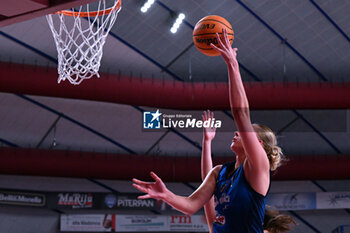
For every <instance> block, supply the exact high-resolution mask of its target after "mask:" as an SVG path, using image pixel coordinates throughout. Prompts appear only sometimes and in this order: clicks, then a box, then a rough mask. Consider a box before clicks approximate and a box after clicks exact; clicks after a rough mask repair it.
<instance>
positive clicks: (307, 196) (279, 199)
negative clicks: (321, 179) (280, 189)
mask: <svg viewBox="0 0 350 233" xmlns="http://www.w3.org/2000/svg"><path fill="white" fill-rule="evenodd" d="M266 204H267V205H270V206H274V207H275V208H276V209H278V210H310V209H315V208H316V194H315V193H270V194H269V195H268V196H267V198H266Z"/></svg>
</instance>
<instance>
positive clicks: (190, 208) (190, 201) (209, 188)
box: [133, 166, 220, 215]
mask: <svg viewBox="0 0 350 233" xmlns="http://www.w3.org/2000/svg"><path fill="white" fill-rule="evenodd" d="M219 169H220V166H218V167H215V168H213V169H212V171H211V172H210V173H209V174H208V176H207V177H206V179H205V180H204V181H203V183H202V184H201V185H200V186H199V188H198V189H197V190H196V191H194V192H193V193H192V194H191V195H190V196H188V197H184V196H179V195H176V194H174V193H173V192H171V191H170V190H168V189H167V188H166V186H165V184H164V183H163V181H162V180H161V179H160V178H159V177H158V176H157V175H156V174H155V173H154V172H151V176H152V178H153V179H154V181H155V182H144V181H141V180H138V179H133V182H134V184H133V186H134V187H135V188H136V189H138V190H140V191H141V192H144V193H146V194H145V195H142V196H139V197H138V198H139V199H147V198H154V199H158V200H163V201H165V202H166V203H168V204H169V205H171V206H172V207H174V208H175V209H177V210H179V211H181V212H182V213H184V214H187V215H192V214H194V213H196V212H197V211H198V210H199V209H200V208H201V207H202V206H203V205H204V204H205V203H206V202H208V200H209V199H210V198H211V197H212V195H213V193H214V190H215V183H216V177H217V174H218V172H219Z"/></svg>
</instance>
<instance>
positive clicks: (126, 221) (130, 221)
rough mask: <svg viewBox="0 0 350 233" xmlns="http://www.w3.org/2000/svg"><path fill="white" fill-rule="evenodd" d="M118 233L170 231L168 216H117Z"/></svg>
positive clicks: (116, 228)
mask: <svg viewBox="0 0 350 233" xmlns="http://www.w3.org/2000/svg"><path fill="white" fill-rule="evenodd" d="M115 231H116V232H143V231H149V232H157V231H169V226H168V216H162V215H154V216H153V215H116V216H115Z"/></svg>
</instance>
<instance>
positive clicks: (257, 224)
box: [213, 163, 265, 233]
mask: <svg viewBox="0 0 350 233" xmlns="http://www.w3.org/2000/svg"><path fill="white" fill-rule="evenodd" d="M243 164H244V163H242V165H241V166H239V167H238V168H237V169H236V170H235V171H234V172H233V174H232V176H229V177H228V173H230V172H227V170H230V168H231V167H233V166H234V163H230V164H224V165H222V168H221V169H220V172H219V174H218V177H217V180H216V190H215V192H214V201H215V212H216V219H215V221H214V223H213V230H214V232H215V233H262V232H263V231H264V230H263V221H264V213H265V197H264V196H263V195H261V194H259V193H257V192H256V191H255V190H254V189H253V188H252V187H251V186H250V184H249V183H248V181H247V180H246V178H245V176H244V169H243Z"/></svg>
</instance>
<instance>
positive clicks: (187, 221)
mask: <svg viewBox="0 0 350 233" xmlns="http://www.w3.org/2000/svg"><path fill="white" fill-rule="evenodd" d="M168 222H169V231H170V232H174V231H178V232H181V231H186V232H208V231H209V228H208V225H207V222H206V219H205V216H204V215H192V216H186V215H171V216H168Z"/></svg>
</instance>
